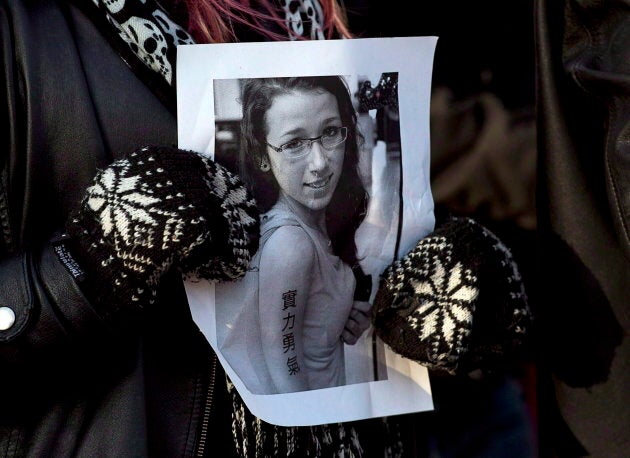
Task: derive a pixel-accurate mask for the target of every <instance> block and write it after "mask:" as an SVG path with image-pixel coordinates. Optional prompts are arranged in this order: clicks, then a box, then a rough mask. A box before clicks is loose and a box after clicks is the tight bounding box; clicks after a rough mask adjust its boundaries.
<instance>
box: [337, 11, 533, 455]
mask: <svg viewBox="0 0 630 458" xmlns="http://www.w3.org/2000/svg"><path fill="white" fill-rule="evenodd" d="M344 3H345V5H346V8H347V13H348V18H349V21H350V24H351V28H352V30H353V31H355V33H357V34H358V35H359V37H400V36H427V35H433V36H437V37H438V38H439V39H438V43H437V48H436V53H435V60H434V72H433V80H432V100H431V155H432V158H431V186H432V191H433V197H434V200H435V203H436V210H437V212H438V213H439V214H441V213H444V212H447V213H452V214H456V215H465V216H471V217H473V218H475V219H476V220H477V221H479V222H480V223H481V224H483V225H485V226H486V227H487V228H489V229H490V230H492V231H493V232H494V233H495V234H496V235H497V236H498V237H499V238H501V239H502V240H503V242H504V243H505V244H506V245H507V246H508V247H509V248H510V250H511V251H512V254H513V255H514V258H515V260H516V262H517V264H518V266H519V269H520V271H521V274H522V275H523V279H524V282H525V287H526V291H527V294H528V297H529V302H530V306H531V307H532V308H533V309H535V303H536V297H535V296H536V291H535V290H534V287H533V279H532V277H533V269H534V262H535V253H536V248H535V229H536V213H535V173H536V147H535V144H536V131H535V117H534V115H535V110H534V96H535V93H534V87H535V76H534V69H535V64H534V62H535V60H534V28H533V0H510V1H499V0H485V1H478V2H470V1H455V0H452V1H444V0H442V1H439V2H438V1H433V2H426V1H423V2H413V3H412V2H385V1H377V0H345V1H344ZM432 387H433V394H434V401H435V411H434V412H429V413H423V414H418V415H416V416H415V419H414V421H413V426H412V427H413V428H415V431H416V434H417V435H418V436H422V437H424V438H425V439H426V440H424V441H423V442H422V441H421V443H424V444H426V448H425V449H423V450H416V451H415V455H416V456H431V457H476V456H479V457H506V456H509V457H532V456H538V455H539V446H538V442H539V441H538V431H537V423H538V422H537V411H538V409H537V396H536V369H535V364H534V363H533V361H532V360H530V359H529V358H528V357H524V358H523V359H522V360H519V361H514V364H512V365H508V367H505V368H502V370H499V371H497V373H495V374H491V375H486V376H484V377H482V378H480V379H473V378H443V377H442V378H440V377H433V378H432Z"/></svg>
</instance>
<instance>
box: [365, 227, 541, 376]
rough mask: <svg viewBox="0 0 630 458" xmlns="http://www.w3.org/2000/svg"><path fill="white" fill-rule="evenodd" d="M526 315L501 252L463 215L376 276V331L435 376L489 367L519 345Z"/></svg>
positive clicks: (518, 284)
mask: <svg viewBox="0 0 630 458" xmlns="http://www.w3.org/2000/svg"><path fill="white" fill-rule="evenodd" d="M530 319H531V315H530V311H529V308H528V305H527V298H526V295H525V291H524V286H523V283H522V279H521V276H520V274H519V272H518V269H517V266H516V264H515V262H514V260H513V259H512V255H511V253H510V251H509V250H508V249H507V247H506V246H505V245H504V244H503V243H502V242H501V241H500V240H499V239H498V238H497V237H496V236H495V235H494V234H492V233H491V232H490V231H489V230H487V229H486V228H484V227H483V226H481V225H480V224H478V223H476V222H475V221H473V220H472V219H470V218H452V219H450V220H448V221H447V222H446V223H444V224H442V225H441V226H440V227H439V228H438V229H436V230H435V231H434V232H433V233H432V234H430V235H429V236H428V237H426V238H424V239H422V240H420V242H418V244H417V245H416V247H415V248H414V249H413V250H411V251H410V252H409V253H408V254H407V255H406V256H405V257H404V258H403V259H401V260H399V261H396V262H395V263H394V264H392V265H391V266H390V267H388V268H387V270H386V271H385V272H384V273H383V275H382V277H381V284H380V287H379V290H378V291H377V294H376V297H375V302H374V307H373V323H374V327H375V331H376V333H377V334H378V335H379V336H380V337H381V339H382V340H383V341H384V342H385V343H386V344H388V345H389V346H390V347H391V348H392V349H393V350H394V351H396V352H397V353H399V354H401V355H402V356H405V357H407V358H410V359H413V360H415V361H417V362H419V363H420V364H422V365H425V366H427V367H429V368H431V369H434V370H436V371H437V372H446V373H449V374H463V373H468V372H470V371H472V370H475V369H484V368H487V369H489V368H493V367H495V366H496V365H498V364H499V363H500V362H501V361H502V360H505V359H506V357H507V356H508V355H509V354H510V353H512V352H513V351H514V350H516V349H517V348H520V347H521V346H522V344H523V343H524V338H525V333H526V330H527V328H528V326H529V324H530Z"/></svg>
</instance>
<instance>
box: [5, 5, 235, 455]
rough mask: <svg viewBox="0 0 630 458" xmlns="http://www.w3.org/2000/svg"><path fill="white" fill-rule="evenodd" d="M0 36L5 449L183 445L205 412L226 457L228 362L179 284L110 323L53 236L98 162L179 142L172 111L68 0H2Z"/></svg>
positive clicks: (123, 450)
mask: <svg viewBox="0 0 630 458" xmlns="http://www.w3.org/2000/svg"><path fill="white" fill-rule="evenodd" d="M0 34H1V38H0V42H1V46H2V47H1V48H0V59H1V60H2V68H3V72H4V74H3V78H2V83H1V86H0V91H2V92H0V128H1V129H2V130H1V131H2V132H3V133H2V137H1V138H0V142H1V143H0V172H1V175H0V222H1V226H0V227H1V234H0V307H8V308H10V309H11V310H12V311H13V312H14V313H15V315H16V320H15V324H13V326H11V327H10V328H9V329H6V330H2V331H0V368H1V369H0V388H1V389H2V393H3V400H2V402H1V407H0V455H2V456H4V455H5V454H6V455H9V456H13V455H14V454H16V455H20V454H21V452H23V451H24V450H28V453H29V454H30V455H33V456H76V455H79V456H83V455H89V456H138V455H140V456H142V455H151V456H192V455H194V454H196V453H197V452H198V450H197V449H198V448H199V446H200V435H201V434H206V432H204V431H201V429H202V423H204V425H205V423H206V422H207V421H209V424H210V426H209V428H212V429H213V431H212V434H213V437H214V438H215V439H214V440H213V452H214V453H219V454H220V455H221V456H227V455H228V453H227V452H220V450H221V449H222V447H224V446H225V447H227V446H229V445H230V444H231V434H230V432H229V430H227V428H228V427H229V424H230V419H229V416H228V414H227V413H225V412H227V411H226V410H223V409H222V407H221V403H222V402H224V401H225V398H226V396H227V395H226V394H225V392H224V391H223V390H225V388H224V386H225V383H217V384H216V388H215V384H214V383H213V379H216V378H220V377H223V375H222V373H221V369H220V367H218V365H217V364H216V357H215V356H214V354H213V353H212V352H211V350H210V348H209V347H208V345H207V344H206V343H205V339H204V338H203V336H202V335H201V334H200V333H199V331H198V329H197V328H196V327H195V326H194V325H193V324H192V320H191V319H190V316H189V311H188V306H187V303H186V300H185V296H184V293H183V289H182V287H181V285H180V283H181V282H177V281H174V282H166V285H165V286H164V288H163V290H162V291H161V297H162V301H161V303H160V304H158V305H157V306H156V307H155V308H153V309H151V310H147V311H146V314H145V315H144V316H143V317H142V319H137V320H136V321H134V325H133V332H129V331H128V330H127V329H112V328H111V327H108V326H107V325H105V324H104V323H103V321H102V320H101V319H100V317H99V316H98V314H97V313H96V311H95V310H94V309H93V308H92V306H91V305H90V303H89V302H88V301H87V300H86V299H85V297H84V296H83V295H82V294H81V292H80V290H79V288H78V287H77V284H75V282H74V280H73V278H72V277H71V276H70V274H69V273H68V271H67V270H66V269H65V267H63V266H62V265H61V264H60V263H59V261H58V260H57V257H56V256H55V255H54V254H53V252H52V251H51V246H50V243H49V242H48V241H49V240H50V239H51V238H52V237H54V234H55V233H56V232H57V231H60V230H61V229H62V228H63V223H64V221H65V220H66V219H67V217H68V215H69V214H70V212H71V211H72V209H73V208H75V207H76V205H77V204H78V202H79V199H80V197H81V195H82V193H83V191H84V190H85V189H86V187H87V186H88V184H89V182H90V180H91V178H92V177H93V175H94V174H95V171H96V169H97V168H98V167H103V166H105V165H107V164H108V163H110V162H111V161H112V160H113V159H115V155H116V154H120V153H122V152H125V151H131V150H132V149H135V148H137V147H139V146H143V145H146V144H175V143H176V119H175V116H174V114H173V113H172V112H170V111H169V110H168V109H167V108H166V107H165V105H164V104H163V103H161V102H160V100H158V98H157V97H156V96H155V95H154V93H153V92H151V90H149V89H148V88H147V87H146V86H145V84H143V83H142V82H141V81H140V80H139V79H138V78H137V77H136V76H135V74H134V73H133V72H132V71H131V70H130V68H129V67H127V66H126V65H125V63H124V62H123V61H122V60H121V58H120V56H119V55H118V54H116V53H115V52H114V51H113V49H112V47H111V46H110V45H109V43H108V42H107V41H105V39H104V38H103V37H102V36H101V33H99V31H98V30H97V29H96V28H95V27H94V25H93V23H92V22H91V21H90V20H89V19H88V18H87V17H86V16H85V15H84V14H83V13H82V12H81V11H79V10H77V8H75V7H73V6H69V5H68V4H67V2H58V1H55V0H38V1H29V2H26V1H16V0H1V1H0ZM213 390H218V392H213ZM220 415H226V417H225V418H222V421H218V422H217V425H214V422H213V419H214V418H215V417H216V416H220ZM204 417H205V418H204ZM204 427H205V426H204ZM221 427H223V428H226V430H225V431H223V430H221V429H220V428H221Z"/></svg>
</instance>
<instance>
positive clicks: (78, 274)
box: [53, 244, 85, 280]
mask: <svg viewBox="0 0 630 458" xmlns="http://www.w3.org/2000/svg"><path fill="white" fill-rule="evenodd" d="M53 249H54V250H55V254H56V255H57V257H58V258H59V260H60V261H61V263H62V264H63V265H64V266H65V267H66V269H68V272H70V275H72V276H73V277H74V279H75V280H81V279H82V278H83V276H84V275H85V272H83V269H81V266H79V263H78V262H77V261H75V259H74V258H73V257H72V255H71V254H70V252H69V251H68V249H67V248H66V246H65V245H63V244H58V245H55V246H54V247H53Z"/></svg>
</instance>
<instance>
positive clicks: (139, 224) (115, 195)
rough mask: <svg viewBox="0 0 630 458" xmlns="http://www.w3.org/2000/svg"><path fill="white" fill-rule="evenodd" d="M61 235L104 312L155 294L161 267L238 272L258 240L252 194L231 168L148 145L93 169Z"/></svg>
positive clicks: (225, 275) (203, 273)
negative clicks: (65, 236)
mask: <svg viewBox="0 0 630 458" xmlns="http://www.w3.org/2000/svg"><path fill="white" fill-rule="evenodd" d="M66 230H67V234H68V236H69V239H68V240H67V241H65V244H66V246H67V247H68V248H69V250H70V253H71V255H72V256H73V257H74V258H75V260H76V261H77V262H78V264H79V266H80V267H81V268H82V269H83V270H84V271H85V278H84V280H83V281H82V285H81V287H82V289H84V291H86V294H87V295H88V297H90V298H94V300H95V302H97V303H98V304H100V305H101V306H102V307H101V308H102V312H103V313H104V314H107V313H111V312H113V311H115V310H114V308H116V309H117V308H120V307H121V306H126V305H136V306H139V307H141V306H145V305H147V304H151V303H153V302H154V300H155V295H156V289H157V285H158V283H159V280H160V278H161V277H162V275H163V274H164V273H166V272H167V271H169V270H171V268H177V269H178V270H180V271H181V272H182V273H185V274H187V275H189V276H191V277H198V278H206V279H210V280H232V279H237V278H239V277H241V276H242V275H243V274H244V273H245V271H246V269H247V266H248V264H249V260H250V258H251V256H252V255H253V254H254V253H255V251H256V250H257V248H258V231H259V221H258V211H257V209H256V204H255V201H254V200H253V199H252V198H251V196H250V195H249V194H248V192H247V191H246V188H245V186H244V185H243V183H242V182H241V181H240V179H239V178H238V177H237V176H236V175H233V174H231V173H230V172H228V171H227V170H226V169H225V168H223V167H222V166H221V165H219V164H217V163H215V162H213V161H211V160H209V159H207V158H205V157H203V156H201V155H200V154H197V153H194V152H192V151H185V150H180V149H177V148H174V147H165V146H159V147H146V148H142V149H140V150H136V151H134V152H132V153H130V154H127V155H126V156H125V157H123V158H122V159H119V160H117V161H115V162H114V163H112V164H111V165H110V166H109V167H107V168H106V169H104V170H101V171H99V172H98V173H97V175H96V177H95V178H94V181H93V183H92V185H91V186H90V187H89V188H88V189H87V191H86V193H85V195H84V197H83V200H82V201H81V204H80V207H79V209H78V211H77V212H75V214H73V215H72V216H71V218H70V219H69V221H68V224H67V227H66Z"/></svg>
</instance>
